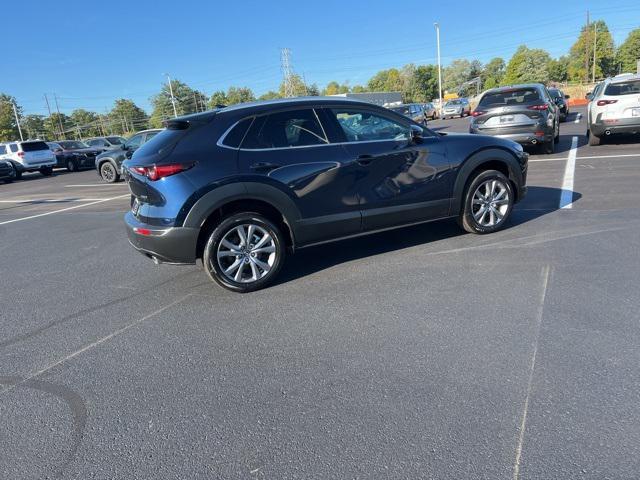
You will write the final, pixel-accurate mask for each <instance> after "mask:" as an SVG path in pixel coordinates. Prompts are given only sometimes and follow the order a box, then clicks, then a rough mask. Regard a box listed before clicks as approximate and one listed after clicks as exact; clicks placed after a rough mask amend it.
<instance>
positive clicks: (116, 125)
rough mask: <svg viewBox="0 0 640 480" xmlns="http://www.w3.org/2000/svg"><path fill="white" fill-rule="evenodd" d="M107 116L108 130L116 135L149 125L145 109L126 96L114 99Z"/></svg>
mask: <svg viewBox="0 0 640 480" xmlns="http://www.w3.org/2000/svg"><path fill="white" fill-rule="evenodd" d="M108 118H109V120H108V122H109V127H110V130H111V131H112V132H114V133H115V134H117V135H130V134H132V133H134V132H136V131H138V130H143V129H145V128H147V127H148V126H149V121H148V118H147V114H146V113H145V111H144V110H142V109H141V108H140V107H138V106H137V105H136V104H135V103H134V102H133V101H131V100H128V99H126V98H120V99H118V100H116V101H115V103H114V104H113V108H112V109H111V110H110V111H109V114H108Z"/></svg>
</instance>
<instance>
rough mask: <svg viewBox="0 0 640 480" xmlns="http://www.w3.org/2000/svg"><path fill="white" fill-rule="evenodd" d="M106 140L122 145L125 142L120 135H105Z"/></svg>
mask: <svg viewBox="0 0 640 480" xmlns="http://www.w3.org/2000/svg"><path fill="white" fill-rule="evenodd" d="M107 140H109V142H110V143H112V144H113V145H123V144H124V142H125V139H124V138H122V137H107Z"/></svg>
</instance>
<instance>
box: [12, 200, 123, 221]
mask: <svg viewBox="0 0 640 480" xmlns="http://www.w3.org/2000/svg"><path fill="white" fill-rule="evenodd" d="M128 196H129V194H127V195H118V196H117V197H111V198H103V199H102V200H96V201H95V202H89V203H83V204H82V205H75V206H73V207H67V208H61V209H60V210H54V211H52V212H46V213H39V214H37V215H30V216H28V217H21V218H14V219H13V220H6V221H4V222H0V225H7V224H9V223H15V222H22V221H24V220H31V219H32V218H38V217H46V216H47V215H53V214H54V213H61V212H67V211H69V210H75V209H76V208H84V207H89V206H91V205H95V204H97V203H102V202H108V201H110V200H116V199H118V198H125V197H128Z"/></svg>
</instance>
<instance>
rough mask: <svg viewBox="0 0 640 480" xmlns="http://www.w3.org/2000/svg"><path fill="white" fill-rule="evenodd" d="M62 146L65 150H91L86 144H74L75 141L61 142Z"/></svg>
mask: <svg viewBox="0 0 640 480" xmlns="http://www.w3.org/2000/svg"><path fill="white" fill-rule="evenodd" d="M60 146H61V147H62V148H64V149H65V150H75V149H78V148H89V146H88V145H87V144H86V143H82V142H73V141H65V142H60Z"/></svg>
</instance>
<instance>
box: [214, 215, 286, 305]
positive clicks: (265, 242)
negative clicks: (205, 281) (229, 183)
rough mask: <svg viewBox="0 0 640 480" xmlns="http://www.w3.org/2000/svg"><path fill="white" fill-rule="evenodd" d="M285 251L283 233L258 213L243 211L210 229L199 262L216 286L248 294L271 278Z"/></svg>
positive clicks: (276, 272) (274, 275)
mask: <svg viewBox="0 0 640 480" xmlns="http://www.w3.org/2000/svg"><path fill="white" fill-rule="evenodd" d="M240 232H241V233H240ZM285 253H286V249H285V239H284V236H283V235H282V232H281V231H280V229H279V228H278V227H277V226H276V225H275V224H274V223H273V222H271V221H270V220H269V219H267V218H266V217H264V216H262V215H260V214H259V213H255V212H242V213H236V214H234V215H231V216H230V217H228V218H226V219H224V220H223V221H222V222H220V224H219V225H218V226H217V227H216V228H215V229H214V230H213V232H212V233H211V236H210V237H209V240H208V241H207V244H206V246H205V248H204V255H203V259H202V263H203V264H204V269H205V271H206V272H207V275H208V276H209V278H210V279H211V280H213V281H214V282H216V283H217V284H218V285H220V286H222V287H224V288H226V289H227V290H231V291H233V292H238V293H247V292H253V291H256V290H259V289H261V288H264V287H266V286H267V285H268V284H269V283H271V282H272V281H273V279H274V278H275V277H276V276H277V275H278V272H279V271H280V268H281V267H282V264H283V263H284V258H285Z"/></svg>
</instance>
